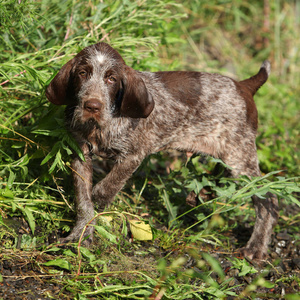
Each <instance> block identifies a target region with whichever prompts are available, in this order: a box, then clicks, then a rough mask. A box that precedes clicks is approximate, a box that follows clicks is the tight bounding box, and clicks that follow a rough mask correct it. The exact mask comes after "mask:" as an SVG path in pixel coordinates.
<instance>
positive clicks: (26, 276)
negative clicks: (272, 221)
mask: <svg viewBox="0 0 300 300" xmlns="http://www.w3.org/2000/svg"><path fill="white" fill-rule="evenodd" d="M291 209H295V210H296V211H298V212H299V208H298V207H294V208H291V207H287V208H285V209H284V210H285V212H286V213H288V211H287V210H291ZM294 214H295V211H294ZM279 223H281V224H282V227H280V228H285V226H284V225H286V222H285V221H284V220H283V219H280V221H279ZM23 226H25V224H23ZM23 228H24V227H23ZM228 235H229V240H232V241H233V242H234V241H236V240H237V237H239V236H241V235H242V236H243V235H245V227H243V232H242V233H241V232H239V228H237V230H236V231H235V232H229V233H228ZM246 238H247V237H246ZM142 245H143V246H142V250H143V251H147V249H149V248H150V247H151V248H155V249H156V251H157V253H156V254H154V257H155V256H156V257H162V256H163V255H166V254H167V253H166V251H165V250H163V249H159V247H156V246H155V243H154V246H151V243H144V244H142ZM2 246H3V245H1V248H2V249H4V247H2ZM205 247H206V246H204V248H203V249H202V250H204V249H206V250H207V251H209V249H208V248H207V247H206V248H205ZM269 249H270V252H269V253H270V256H269V258H268V259H267V260H266V261H264V262H259V263H258V262H256V261H250V260H248V262H249V264H250V266H254V267H255V269H256V270H257V271H258V273H255V274H246V275H245V276H239V271H238V270H237V269H235V268H233V264H232V262H230V261H229V260H228V259H227V258H228V257H230V256H231V255H230V254H229V253H228V252H227V253H224V252H223V251H221V249H220V251H218V250H217V251H216V249H210V250H211V251H209V252H210V254H211V255H212V256H213V257H215V258H216V259H217V260H218V261H219V262H220V264H221V266H222V269H223V271H224V273H225V279H230V278H231V280H230V281H229V287H232V291H234V292H235V293H236V294H238V295H240V293H242V292H243V291H244V290H245V288H246V287H247V286H249V284H250V283H252V282H253V280H255V278H257V276H258V274H261V273H263V278H265V279H266V280H268V281H270V282H271V283H273V284H274V285H273V286H271V287H269V288H265V287H264V288H263V287H258V288H257V289H256V293H257V298H256V299H274V298H276V299H285V295H287V294H294V295H297V294H300V238H299V232H298V233H295V229H293V227H292V226H290V227H288V228H285V229H284V230H282V231H280V232H277V233H275V234H274V235H273V237H272V241H271V245H270V248H269ZM139 251H141V248H140V247H139ZM74 252H75V253H76V249H75V250H74ZM123 254H124V255H125V256H127V257H128V259H129V257H130V260H133V259H135V257H137V256H136V255H134V250H132V251H131V252H130V253H123ZM182 254H183V253H182V251H181V252H180V253H176V252H174V251H173V252H172V257H174V255H175V256H176V255H182ZM53 255H54V257H53ZM184 255H185V256H186V257H187V258H188V259H187V262H186V265H185V268H187V269H190V268H193V269H194V270H196V271H197V264H196V261H195V260H194V258H193V257H191V256H190V255H189V254H188V253H185V254H184ZM54 258H55V254H53V253H52V254H51V255H50V254H47V253H45V252H39V251H36V252H34V251H25V250H20V249H14V250H8V249H6V250H2V253H1V254H0V300H2V299H3V300H6V299H14V300H21V299H26V300H27V299H29V300H30V299H35V300H39V299H40V300H43V299H74V294H72V293H71V292H68V291H67V290H65V286H64V285H63V284H62V282H60V278H61V277H60V276H61V275H64V276H68V274H69V275H70V276H72V277H74V274H71V273H70V272H69V273H68V271H65V270H63V271H62V270H59V269H58V273H57V274H51V273H49V270H48V269H47V267H46V266H44V265H43V263H44V262H46V261H49V260H52V259H54ZM136 264H137V266H136V267H137V269H138V267H139V266H138V264H140V261H138V260H137V261H136ZM155 264H156V262H155V258H154V259H153V266H154V267H155ZM52 269H53V268H52ZM59 271H60V272H59ZM199 272H201V270H199ZM212 277H213V278H214V279H215V280H216V281H219V280H220V279H219V278H218V275H217V274H214V273H213V274H212ZM245 298H246V297H245ZM90 299H96V298H90ZM227 299H234V297H232V298H230V297H228V298H227ZM243 299H244V297H243Z"/></svg>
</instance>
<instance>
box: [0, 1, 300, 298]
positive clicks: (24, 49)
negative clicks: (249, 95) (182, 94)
mask: <svg viewBox="0 0 300 300" xmlns="http://www.w3.org/2000/svg"><path fill="white" fill-rule="evenodd" d="M264 5H265V7H264V6H263V2H262V1H252V2H251V3H248V2H246V1H219V0H214V1H208V0H203V1H194V2H190V1H183V2H180V4H179V2H175V1H166V0H164V1H163V0H159V1H154V0H147V1H120V0H117V1H105V3H103V2H101V1H100V2H99V1H94V0H91V1H79V0H73V1H69V0H68V1H60V2H59V1H50V0H39V1H12V0H4V1H2V2H1V3H0V8H1V9H0V18H1V27H0V39H1V43H0V50H1V52H0V53H1V55H0V63H1V67H0V97H1V101H0V120H1V122H0V132H1V135H0V144H1V147H0V224H1V233H0V247H1V248H0V249H1V254H0V284H3V283H5V282H6V281H7V280H13V279H15V280H20V279H21V278H24V276H25V277H26V276H28V278H33V277H32V276H33V275H30V274H31V273H30V272H31V271H34V272H35V274H34V276H36V278H40V279H41V280H42V281H43V282H45V283H49V285H50V284H54V285H55V284H57V285H58V286H59V287H60V290H59V291H58V292H54V291H52V290H50V289H49V290H48V289H47V291H46V292H45V297H49V298H51V297H54V298H56V299H58V298H59V299H74V298H75V299H98V298H99V299H124V298H127V299H145V298H148V299H215V298H226V297H239V298H246V297H248V298H251V297H254V296H255V295H257V293H262V292H266V291H267V292H268V293H269V292H270V291H271V290H273V291H275V292H276V291H277V289H278V287H279V280H277V281H276V280H273V281H272V280H269V279H270V278H271V277H270V275H262V274H259V275H257V274H254V273H253V272H254V270H253V268H254V269H258V270H259V268H258V267H257V266H253V265H252V264H251V263H250V265H249V262H247V261H242V260H233V259H231V261H230V260H229V259H228V257H229V258H230V256H231V254H232V252H234V251H235V249H236V248H238V247H240V246H242V245H243V243H244V242H245V241H242V240H236V238H235V236H240V235H239V234H238V235H235V234H233V233H234V232H238V231H239V228H240V227H241V226H243V225H244V224H247V225H248V224H250V225H253V222H254V211H253V209H252V208H251V206H250V205H249V200H250V197H251V195H253V194H258V195H261V196H263V195H265V194H266V193H267V192H268V191H272V192H274V193H276V194H277V195H278V196H279V198H280V199H281V200H280V202H281V208H282V209H281V212H280V215H281V218H280V222H279V225H278V226H277V227H276V228H275V231H276V233H280V232H283V231H284V230H286V231H287V232H288V233H289V235H290V236H291V237H292V238H293V239H295V240H297V239H299V206H300V204H299V192H300V190H299V163H300V157H299V136H300V134H299V133H300V127H299V120H298V119H299V109H300V102H299V101H298V98H297V95H298V94H299V92H300V91H299V86H300V75H299V74H300V72H299V65H300V64H299V60H300V57H299V47H300V42H299V39H297V38H296V37H298V36H299V33H300V32H299V31H300V23H299V14H300V7H299V3H298V2H285V3H281V2H280V1H264ZM258 32H259V33H260V34H257V33H258ZM98 41H105V42H108V43H110V44H111V45H112V46H114V47H116V48H117V49H118V50H119V51H120V53H121V54H122V55H123V56H124V58H125V61H126V62H127V63H128V64H129V65H130V66H132V67H134V68H136V69H139V70H150V71H156V70H178V69H192V70H198V71H203V70H204V71H207V72H218V73H222V74H224V75H228V76H231V77H234V78H239V79H242V78H247V77H248V76H251V75H253V74H254V73H255V72H257V70H258V69H259V67H260V64H261V62H262V61H263V60H264V59H266V58H269V59H270V60H271V63H272V73H271V77H270V79H269V80H268V82H267V83H266V84H265V85H264V86H263V87H262V88H261V89H260V90H259V92H258V95H257V96H256V98H255V99H256V103H257V107H258V111H259V123H260V124H259V132H258V137H257V146H258V155H259V159H260V166H261V169H262V171H263V175H264V176H263V177H262V178H252V179H248V178H246V177H241V178H240V179H239V180H235V181H233V180H231V179H228V178H224V177H223V173H222V170H223V169H222V168H221V169H220V171H219V173H217V174H216V173H213V172H212V170H213V168H214V166H215V165H216V163H218V161H216V160H214V159H207V158H200V159H199V157H196V156H193V157H191V158H189V159H187V158H186V157H185V156H184V155H178V153H175V152H171V153H169V154H168V155H166V154H165V153H158V154H156V155H153V156H151V157H150V158H148V159H146V160H145V161H144V163H143V164H142V166H141V167H140V168H139V170H138V171H137V172H136V174H135V175H134V176H133V177H132V179H131V180H130V181H129V182H128V184H127V185H126V187H125V189H124V190H123V191H122V192H120V193H119V194H118V196H117V199H116V201H115V202H114V204H113V205H112V206H111V207H110V208H109V209H108V210H107V211H106V212H105V213H101V214H99V215H97V220H98V224H97V228H96V229H97V230H96V236H97V238H96V240H97V243H96V244H95V245H94V247H92V248H91V249H86V248H84V247H82V245H81V243H79V244H75V245H70V246H68V247H62V246H61V245H59V244H56V243H55V241H56V238H57V236H60V235H61V234H65V233H66V232H68V231H70V228H72V226H73V222H74V208H73V201H72V199H73V190H72V182H71V180H70V172H71V170H70V168H69V166H70V154H71V153H72V151H78V148H77V145H76V143H74V141H73V139H72V138H71V137H70V136H69V135H68V133H67V132H66V131H65V129H64V126H63V124H64V123H63V122H64V121H63V108H61V107H54V106H53V105H50V104H49V103H48V102H47V100H46V98H45V95H44V90H45V86H47V84H48V83H49V82H50V80H51V78H52V77H53V76H54V75H55V73H56V72H57V71H58V70H59V68H60V67H61V66H62V65H63V64H64V63H65V62H66V61H68V60H69V59H70V58H71V57H73V56H74V54H76V53H77V52H78V51H79V50H80V49H82V48H84V47H85V46H87V45H90V44H93V43H95V42H98ZM200 161H205V162H206V163H205V164H201V163H200ZM219 163H220V162H219ZM100 164H101V162H100ZM101 166H102V168H103V169H105V168H106V166H105V165H104V164H102V165H101ZM97 176H98V179H100V178H101V177H103V174H102V175H101V174H100V175H97ZM190 191H195V192H196V193H197V194H199V193H200V195H201V197H200V202H199V203H196V204H194V207H191V206H189V205H188V203H185V202H184V201H183V200H182V199H185V198H186V197H187V195H188V193H189V192H190ZM288 208H292V209H288ZM137 220H139V221H141V223H138V224H139V225H138V226H139V227H138V228H137V230H138V231H140V233H141V234H142V236H143V235H145V229H143V228H145V227H143V226H146V227H147V225H148V224H149V225H150V227H151V233H152V234H153V240H150V241H149V240H148V241H140V240H139V239H140V238H139V239H136V238H135V236H133V235H132V234H133V230H132V226H133V225H132V224H133V221H137ZM130 227H131V228H130ZM242 228H243V230H244V231H245V230H246V227H242ZM143 230H144V231H143ZM147 230H148V229H147ZM147 232H148V233H149V231H147ZM208 253H210V255H208ZM221 258H223V261H224V262H226V264H227V263H228V264H230V266H229V267H226V266H224V265H221V263H220V260H221ZM4 262H9V263H11V264H13V265H14V264H16V265H18V264H19V265H22V266H28V270H29V271H28V274H27V275H26V274H25V275H11V276H13V278H11V277H9V276H8V275H7V274H6V273H5V272H4V269H3V266H4ZM17 262H18V264H17ZM273 262H274V261H272V263H273ZM1 265H2V267H1ZM29 266H31V267H30V268H31V269H30V268H29ZM230 268H231V270H232V271H228V270H229V269H230ZM276 268H277V266H276V265H274V266H271V265H270V266H269V267H268V274H271V273H272V272H277V271H276V270H277V269H276ZM236 270H237V271H236ZM232 272H233V273H232ZM234 272H237V273H234ZM234 274H240V276H241V278H246V279H247V276H253V277H252V278H253V281H252V282H251V283H249V284H247V281H246V279H245V280H244V279H243V280H240V281H239V282H237V281H236V279H235V278H236V275H234ZM253 274H254V275H253ZM298 275H299V274H298V273H293V274H289V275H287V274H284V275H281V282H284V283H285V284H286V285H288V286H289V287H291V289H290V290H289V291H290V292H289V293H290V295H289V296H287V297H286V298H287V299H293V292H292V291H299V284H300V282H299V276H298ZM30 276H31V277H30ZM275 277H276V276H275ZM2 282H3V283H2ZM270 282H271V283H270ZM27 292H28V293H31V292H32V287H29V288H28V290H24V291H23V293H24V295H26V293H27ZM275 292H274V293H275ZM55 293H56V294H55ZM274 293H273V296H274V295H275V294H274ZM260 296H261V295H260ZM273 296H272V297H273ZM289 297H290V298H289ZM0 299H1V296H0Z"/></svg>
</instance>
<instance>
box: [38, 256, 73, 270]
mask: <svg viewBox="0 0 300 300" xmlns="http://www.w3.org/2000/svg"><path fill="white" fill-rule="evenodd" d="M43 265H45V266H48V267H50V266H54V267H59V268H61V269H65V270H68V271H70V270H71V264H70V263H69V262H68V261H67V260H65V259H61V258H57V259H54V260H50V261H47V262H45V263H43Z"/></svg>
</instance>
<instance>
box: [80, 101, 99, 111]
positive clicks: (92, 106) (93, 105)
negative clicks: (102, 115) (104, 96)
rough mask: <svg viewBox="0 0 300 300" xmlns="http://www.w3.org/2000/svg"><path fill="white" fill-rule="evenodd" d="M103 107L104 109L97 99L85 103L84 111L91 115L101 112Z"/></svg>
mask: <svg viewBox="0 0 300 300" xmlns="http://www.w3.org/2000/svg"><path fill="white" fill-rule="evenodd" d="M101 107H102V104H101V103H100V102H99V101H98V100H96V99H92V100H88V101H86V102H85V103H84V109H85V110H87V111H88V112H90V113H97V112H99V111H100V109H101Z"/></svg>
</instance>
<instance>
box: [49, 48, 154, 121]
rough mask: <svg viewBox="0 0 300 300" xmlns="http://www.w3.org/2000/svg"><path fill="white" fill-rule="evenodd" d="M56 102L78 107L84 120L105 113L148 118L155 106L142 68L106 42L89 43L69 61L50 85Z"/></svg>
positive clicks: (78, 112)
mask: <svg viewBox="0 0 300 300" xmlns="http://www.w3.org/2000/svg"><path fill="white" fill-rule="evenodd" d="M46 96H47V98H48V100H49V101H50V102H52V103H54V104H56V105H68V106H71V107H76V111H77V115H78V114H79V115H80V116H78V117H79V118H80V121H81V122H83V123H84V122H85V121H87V120H89V119H94V120H96V121H97V122H98V123H99V122H101V123H102V122H103V121H104V120H102V121H101V119H103V117H104V119H106V117H105V116H108V114H110V116H124V117H130V118H146V117H148V116H149V114H150V113H151V112H152V110H153V108H154V101H153V99H152V97H151V95H150V94H149V93H148V91H147V88H146V85H145V83H144V81H143V79H142V77H141V76H140V75H139V72H137V71H135V70H133V69H132V68H130V67H128V66H127V65H126V64H125V62H124V60H123V58H122V57H121V56H120V54H119V53H118V52H117V51H116V50H114V49H113V48H112V47H110V46H109V45H108V44H106V43H98V44H95V45H92V46H89V47H87V48H85V49H83V50H82V51H81V52H79V53H78V54H77V55H76V56H75V57H74V58H73V59H71V60H70V61H69V62H67V63H66V64H65V65H64V66H63V67H62V68H61V70H60V71H59V72H58V73H57V75H56V76H55V77H54V79H53V80H52V81H51V83H50V84H49V86H48V87H47V89H46Z"/></svg>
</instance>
